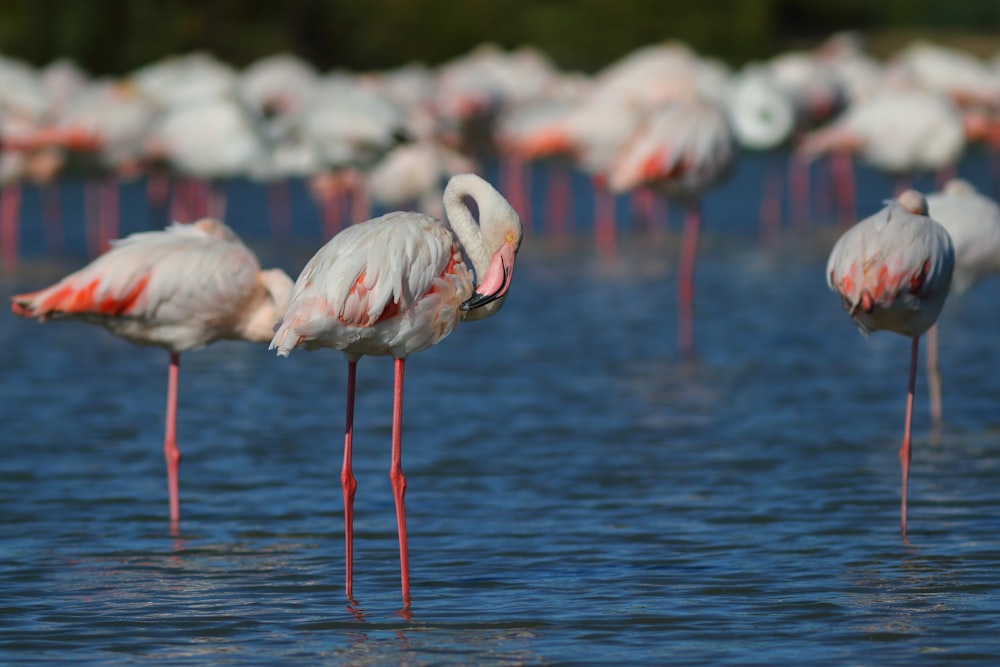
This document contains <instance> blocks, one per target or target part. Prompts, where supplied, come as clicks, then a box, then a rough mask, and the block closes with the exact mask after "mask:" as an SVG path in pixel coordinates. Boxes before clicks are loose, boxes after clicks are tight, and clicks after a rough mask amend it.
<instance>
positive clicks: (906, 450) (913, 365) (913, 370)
mask: <svg viewBox="0 0 1000 667" xmlns="http://www.w3.org/2000/svg"><path fill="white" fill-rule="evenodd" d="M919 343H920V337H919V336H914V337H913V347H912V348H911V350H910V388H909V391H908V393H907V395H906V428H905V429H904V430H903V444H902V446H900V448H899V464H900V466H901V468H902V470H903V492H902V496H903V497H902V503H901V509H900V530H901V531H902V533H903V539H906V492H907V486H908V485H909V481H910V424H911V423H912V421H913V393H914V388H915V386H916V383H917V347H918V345H919Z"/></svg>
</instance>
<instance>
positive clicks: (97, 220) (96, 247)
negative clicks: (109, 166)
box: [83, 180, 103, 257]
mask: <svg viewBox="0 0 1000 667" xmlns="http://www.w3.org/2000/svg"><path fill="white" fill-rule="evenodd" d="M83 206H84V225H85V227H86V230H87V250H88V252H89V253H90V257H97V256H98V255H100V254H101V250H102V248H101V227H102V225H103V223H102V222H101V186H100V183H97V182H95V181H93V180H88V181H87V183H86V184H85V185H84V190H83Z"/></svg>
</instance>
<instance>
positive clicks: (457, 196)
mask: <svg viewBox="0 0 1000 667" xmlns="http://www.w3.org/2000/svg"><path fill="white" fill-rule="evenodd" d="M489 195H490V193H489V192H488V191H485V190H484V189H483V188H481V187H479V183H478V181H476V180H472V179H464V178H461V177H460V176H455V177H452V179H451V180H450V181H449V182H448V186H447V187H446V188H445V190H444V210H445V213H446V214H447V216H448V224H450V225H451V228H452V230H453V231H454V232H455V236H457V237H458V240H459V242H460V243H461V244H462V248H463V250H464V251H465V254H466V256H467V257H468V258H469V261H470V262H472V267H473V269H475V272H476V279H477V280H480V279H481V277H482V276H483V275H484V274H485V273H486V269H487V268H488V267H489V265H490V254H489V252H488V251H487V250H486V244H485V243H484V242H483V232H482V228H481V227H480V224H479V223H477V222H476V219H475V218H474V217H473V215H472V211H470V210H469V207H468V205H467V204H466V203H465V197H467V196H468V197H471V198H472V199H473V201H475V202H476V206H477V208H478V209H479V215H480V220H482V219H483V211H484V208H485V207H487V206H488V203H489V202H488V198H489Z"/></svg>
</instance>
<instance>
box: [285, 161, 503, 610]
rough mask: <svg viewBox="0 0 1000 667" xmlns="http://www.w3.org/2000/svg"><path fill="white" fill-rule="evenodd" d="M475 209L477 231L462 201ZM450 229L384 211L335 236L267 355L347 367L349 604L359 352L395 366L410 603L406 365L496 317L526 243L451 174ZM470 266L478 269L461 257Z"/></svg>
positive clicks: (396, 453) (477, 182) (313, 263)
mask: <svg viewBox="0 0 1000 667" xmlns="http://www.w3.org/2000/svg"><path fill="white" fill-rule="evenodd" d="M465 197H470V198H472V199H473V200H474V201H475V203H476V206H477V208H478V210H479V224H476V221H475V219H474V218H473V215H472V213H471V212H470V210H469V208H468V206H467V205H466V203H465V201H464V198H465ZM444 208H445V211H446V212H447V215H448V222H447V223H444V222H441V221H440V220H437V219H435V218H432V217H430V216H428V215H424V214H422V213H412V212H408V213H404V212H395V213H388V214H386V215H383V216H381V217H378V218H374V219H372V220H368V221H366V222H362V223H359V224H356V225H353V226H351V227H348V228H346V229H344V230H343V231H341V232H340V233H339V234H337V235H336V236H335V237H333V238H332V239H331V240H330V241H329V242H327V244H326V245H324V246H323V247H322V248H320V250H319V252H317V253H316V255H315V256H313V258H312V259H311V260H309V263H308V264H306V266H305V268H304V269H302V273H301V274H300V275H299V277H298V279H297V280H296V282H295V287H294V290H293V292H292V300H291V303H290V304H289V307H288V311H287V312H286V314H285V317H284V318H283V319H282V321H281V323H280V325H279V326H278V327H277V329H276V333H275V335H274V339H273V340H272V341H271V349H276V350H277V351H278V354H279V355H281V356H287V355H288V354H289V353H290V352H291V351H292V350H293V349H295V348H296V347H299V346H302V347H305V348H306V349H307V350H311V349H317V348H322V347H331V348H334V349H337V350H340V351H342V352H343V353H344V356H345V357H346V358H347V362H348V366H347V368H348V371H347V372H348V375H347V423H346V429H345V435H344V464H343V468H342V470H341V477H340V479H341V485H342V489H343V496H344V533H345V542H346V558H345V563H346V581H347V598H348V600H350V601H351V602H353V601H354V598H353V589H352V554H353V515H354V492H355V489H356V488H357V482H356V481H355V478H354V475H353V473H352V471H351V446H352V438H353V422H354V382H355V371H356V368H357V361H358V359H360V358H361V357H362V356H363V355H366V354H369V355H391V356H392V357H393V358H394V359H395V361H394V392H393V413H392V465H391V469H390V473H389V475H390V478H391V480H392V489H393V495H394V498H395V503H396V521H397V528H398V532H399V558H400V571H401V577H402V592H403V602H404V604H405V605H406V607H409V604H410V583H409V561H408V557H407V541H406V514H405V511H404V506H403V494H404V491H405V489H406V478H405V477H404V476H403V470H402V458H401V443H402V437H401V434H402V431H401V428H402V416H403V404H402V398H403V369H404V364H405V362H406V358H407V357H408V356H409V355H410V354H411V353H413V352H419V351H420V350H423V349H426V348H428V347H430V346H432V345H434V344H436V343H438V342H439V341H441V340H442V339H443V338H444V337H445V336H447V335H448V334H449V333H451V331H452V329H454V328H455V326H456V325H457V324H458V322H459V321H460V320H477V319H482V318H484V317H488V316H490V315H493V314H495V313H496V312H497V311H499V310H500V307H501V306H502V305H503V303H504V300H505V298H506V295H507V290H508V289H509V288H510V282H511V276H512V272H513V270H514V259H515V256H516V254H517V250H518V247H519V246H520V244H521V234H522V230H521V220H520V218H519V217H518V214H517V212H515V211H514V209H513V208H512V207H511V206H510V204H508V203H507V200H506V199H504V198H503V196H501V195H500V193H499V192H497V191H496V190H495V189H494V188H493V187H492V186H491V185H490V184H489V183H487V182H486V181H484V180H483V179H481V178H480V177H478V176H476V175H474V174H459V175H456V176H453V177H452V178H451V179H450V180H449V181H448V185H447V186H446V188H445V191H444ZM463 253H464V254H465V256H467V257H468V258H469V260H470V261H471V262H472V269H473V270H472V271H470V270H469V268H468V267H467V266H466V264H465V261H464V260H463Z"/></svg>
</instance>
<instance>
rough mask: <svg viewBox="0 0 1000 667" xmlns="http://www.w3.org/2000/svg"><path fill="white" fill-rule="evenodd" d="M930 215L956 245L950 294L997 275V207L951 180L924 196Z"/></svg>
mask: <svg viewBox="0 0 1000 667" xmlns="http://www.w3.org/2000/svg"><path fill="white" fill-rule="evenodd" d="M927 208H928V209H929V211H930V214H931V216H933V218H934V219H935V220H937V221H938V222H940V223H941V225H942V226H944V228H945V229H947V230H948V234H949V235H950V236H951V241H952V243H953V244H954V246H955V272H954V276H953V277H952V281H951V291H952V293H953V294H961V293H963V292H965V291H966V290H968V289H970V288H972V287H973V286H974V285H976V284H977V283H978V282H980V281H981V280H983V279H984V278H986V277H987V276H989V275H991V274H996V273H1000V206H998V205H997V203H996V202H995V201H994V200H992V199H990V198H989V197H987V196H985V195H983V194H981V193H979V192H977V191H976V189H975V188H974V187H973V186H972V185H971V184H969V183H968V182H966V181H963V180H961V179H953V180H951V181H949V182H948V183H947V184H946V185H945V187H944V189H943V190H942V191H941V192H935V193H932V194H930V195H928V196H927Z"/></svg>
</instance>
